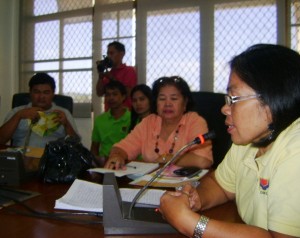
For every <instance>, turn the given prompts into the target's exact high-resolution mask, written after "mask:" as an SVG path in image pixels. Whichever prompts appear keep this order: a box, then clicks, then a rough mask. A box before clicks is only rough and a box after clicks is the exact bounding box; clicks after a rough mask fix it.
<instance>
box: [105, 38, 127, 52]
mask: <svg viewBox="0 0 300 238" xmlns="http://www.w3.org/2000/svg"><path fill="white" fill-rule="evenodd" d="M111 46H113V47H115V48H116V50H117V51H119V52H124V53H125V45H123V44H122V43H121V42H119V41H113V42H111V43H109V44H108V46H107V47H111Z"/></svg>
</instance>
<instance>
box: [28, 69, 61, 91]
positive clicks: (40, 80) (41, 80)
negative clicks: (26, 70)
mask: <svg viewBox="0 0 300 238" xmlns="http://www.w3.org/2000/svg"><path fill="white" fill-rule="evenodd" d="M38 84H48V85H50V87H51V88H52V90H53V92H55V87H56V86H55V81H54V78H52V77H51V76H50V75H49V74H46V73H36V74H35V75H33V76H32V77H31V79H30V81H29V83H28V86H29V89H30V90H31V89H32V88H33V86H35V85H38Z"/></svg>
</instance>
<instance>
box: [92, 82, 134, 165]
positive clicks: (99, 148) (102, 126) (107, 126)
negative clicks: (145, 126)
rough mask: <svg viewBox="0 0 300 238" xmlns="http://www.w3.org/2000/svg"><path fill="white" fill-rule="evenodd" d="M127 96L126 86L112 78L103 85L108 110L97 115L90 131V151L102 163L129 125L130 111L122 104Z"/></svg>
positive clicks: (125, 133) (124, 134)
mask: <svg viewBox="0 0 300 238" xmlns="http://www.w3.org/2000/svg"><path fill="white" fill-rule="evenodd" d="M126 96H127V91H126V87H125V86H124V85H123V84H122V83H121V82H119V81H116V80H113V81H111V82H109V83H108V84H107V85H106V86H105V98H106V101H107V103H108V106H109V108H110V109H109V110H108V111H107V112H104V113H102V114H100V115H99V116H97V117H96V118H95V122H94V128H93V132H92V145H91V152H92V153H93V154H94V155H95V156H96V158H97V159H98V162H99V165H102V164H103V162H104V161H101V159H106V158H107V157H108V155H109V153H110V149H111V147H112V145H113V144H115V143H116V142H119V141H120V140H121V139H123V138H124V137H125V136H126V135H127V132H128V128H129V125H130V111H129V110H128V108H127V107H126V106H124V104H123V103H124V101H125V99H126Z"/></svg>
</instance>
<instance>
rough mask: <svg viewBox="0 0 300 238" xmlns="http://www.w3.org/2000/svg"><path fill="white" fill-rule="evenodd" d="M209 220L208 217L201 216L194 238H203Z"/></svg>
mask: <svg viewBox="0 0 300 238" xmlns="http://www.w3.org/2000/svg"><path fill="white" fill-rule="evenodd" d="M208 221H209V218H208V217H206V216H203V215H202V216H201V217H200V219H199V221H198V223H197V225H196V227H195V230H194V234H193V238H202V236H203V233H204V231H205V229H206V226H207V223H208Z"/></svg>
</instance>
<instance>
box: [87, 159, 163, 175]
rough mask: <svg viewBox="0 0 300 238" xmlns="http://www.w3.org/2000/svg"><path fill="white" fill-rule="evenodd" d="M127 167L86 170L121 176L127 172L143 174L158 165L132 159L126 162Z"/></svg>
mask: <svg viewBox="0 0 300 238" xmlns="http://www.w3.org/2000/svg"><path fill="white" fill-rule="evenodd" d="M126 165H127V167H126V169H125V170H113V169H104V168H92V169H89V170H88V171H91V172H97V173H103V174H104V173H114V174H115V176H116V177H122V176H125V175H129V174H139V175H141V176H142V175H144V174H147V173H149V172H152V171H153V170H155V169H157V168H158V167H159V164H158V163H145V162H137V161H132V162H130V163H128V164H126Z"/></svg>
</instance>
